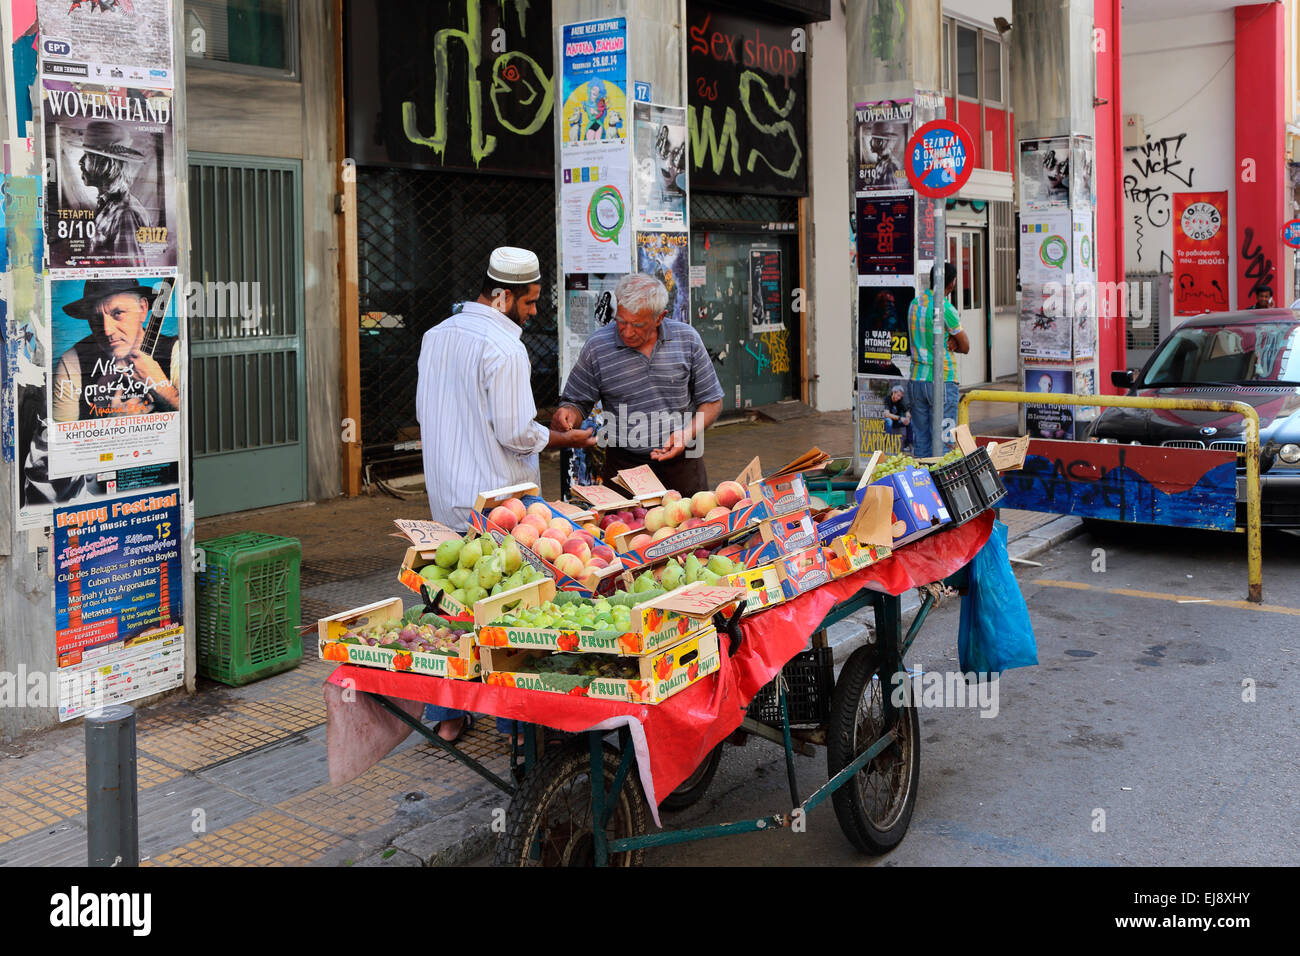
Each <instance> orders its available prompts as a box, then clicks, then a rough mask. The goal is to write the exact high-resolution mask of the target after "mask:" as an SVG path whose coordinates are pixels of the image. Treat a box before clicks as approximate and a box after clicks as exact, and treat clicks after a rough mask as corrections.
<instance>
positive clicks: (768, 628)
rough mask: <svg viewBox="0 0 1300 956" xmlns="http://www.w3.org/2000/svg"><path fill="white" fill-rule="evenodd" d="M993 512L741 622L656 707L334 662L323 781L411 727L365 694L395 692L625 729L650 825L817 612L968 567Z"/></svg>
mask: <svg viewBox="0 0 1300 956" xmlns="http://www.w3.org/2000/svg"><path fill="white" fill-rule="evenodd" d="M992 527H993V513H992V512H986V513H985V514H983V515H980V516H979V517H977V518H975V519H973V520H971V521H969V522H967V523H966V524H964V525H961V526H959V527H956V528H952V529H949V530H946V531H943V532H939V533H936V534H934V535H931V536H929V537H927V538H922V539H921V540H919V541H917V542H915V543H914V544H912V545H908V546H907V547H904V548H900V549H899V550H897V551H895V552H894V553H893V554H892V555H891V556H890V557H889V558H887V559H885V560H884V561H881V562H879V563H878V564H873V565H870V566H868V567H865V568H863V569H862V570H861V571H856V572H854V573H853V574H850V575H847V576H845V577H843V578H840V579H839V580H837V581H833V582H831V583H830V584H826V585H823V586H822V587H819V588H816V589H815V590H813V591H810V592H808V593H807V594H804V595H801V596H800V597H798V598H796V599H795V600H793V601H789V602H787V603H785V604H781V605H778V606H776V607H773V608H770V609H768V610H766V611H763V612H761V613H759V614H755V615H753V616H752V617H749V618H747V619H745V620H744V621H742V622H741V632H742V635H743V640H742V641H741V646H740V650H739V651H738V652H737V654H736V655H735V657H734V658H733V657H731V656H730V654H729V650H730V649H729V648H728V647H726V645H727V644H728V643H729V641H727V640H726V639H724V640H723V641H722V642H721V643H722V645H723V650H722V655H721V656H722V666H721V668H720V669H719V671H718V673H716V674H714V675H712V676H710V677H708V678H705V679H704V680H701V681H699V682H698V683H696V684H693V685H692V686H690V687H688V688H686V689H685V690H683V691H681V692H680V693H678V694H675V695H674V696H672V697H670V698H668V699H667V700H666V701H664V702H663V703H661V704H656V705H653V706H652V705H645V704H627V703H620V702H616V701H602V700H592V699H590V698H583V697H566V696H562V695H557V694H544V693H538V692H535V691H529V690H520V689H518V688H512V687H500V686H495V685H490V684H479V683H472V682H465V681H453V680H446V679H444V678H439V677H428V676H424V675H420V674H410V673H397V672H391V671H383V670H378V669H376V668H370V667H357V666H353V665H348V664H344V665H341V666H340V667H339V668H338V669H337V670H335V671H334V673H333V674H332V675H331V676H330V678H329V680H328V681H327V682H326V684H325V704H326V713H327V733H326V743H327V748H328V752H329V764H330V782H331V783H332V784H335V785H338V784H341V783H346V782H347V781H349V780H351V779H353V778H355V777H357V776H359V775H360V774H362V773H364V772H365V771H366V770H368V769H369V768H370V767H373V766H374V765H375V764H376V763H378V762H379V761H380V760H382V759H383V758H384V757H385V756H386V755H387V754H388V753H390V752H391V751H392V750H393V748H394V747H396V746H397V745H398V744H399V743H401V742H402V741H403V740H404V739H405V738H406V736H407V735H408V734H409V733H410V730H409V728H408V727H407V726H406V725H405V724H403V723H402V722H401V721H400V720H398V719H397V718H396V717H394V716H393V715H392V714H389V713H388V712H387V711H385V710H384V709H383V708H382V707H380V705H379V704H377V703H375V702H374V701H372V700H370V699H368V698H367V697H366V696H365V693H372V694H382V695H384V696H386V697H389V698H393V699H394V700H395V702H396V703H397V704H398V705H399V706H401V707H403V709H405V710H406V711H407V713H409V714H411V716H413V717H416V718H417V719H418V718H419V716H420V714H421V713H422V710H423V705H424V704H425V703H429V704H437V705H440V706H442V707H451V708H455V709H458V710H467V711H471V712H473V713H479V714H492V715H494V716H497V717H506V718H513V719H515V720H523V721H527V722H529V723H534V724H542V725H545V726H547V727H553V728H555V729H557V730H563V731H568V732H571V733H577V732H580V731H585V730H613V729H616V728H618V727H622V726H626V727H627V728H628V729H629V731H630V733H631V737H632V743H633V746H634V748H635V750H636V756H637V767H638V770H639V772H640V777H641V785H642V787H643V788H644V789H645V792H646V797H647V798H648V799H649V802H650V807H651V812H652V814H653V815H654V819H655V822H656V823H658V822H659V814H658V804H659V802H660V801H661V800H663V798H664V797H666V796H667V795H668V794H670V793H672V791H673V790H674V789H675V788H676V787H677V786H678V785H679V784H681V782H682V781H683V780H685V779H686V778H687V777H689V776H690V775H691V773H693V772H694V770H695V768H696V767H698V766H699V765H700V763H701V762H702V761H703V760H704V758H705V757H706V756H707V755H708V753H709V751H711V750H712V749H713V748H714V747H716V746H717V745H718V744H719V743H721V742H722V740H723V739H724V738H726V737H727V735H728V734H730V733H731V732H732V731H733V730H735V729H736V728H737V727H739V726H740V722H741V720H742V719H743V718H744V716H745V707H746V706H747V705H748V704H749V702H750V700H752V699H753V697H754V695H755V694H756V693H757V692H758V691H759V689H760V688H762V687H763V685H764V684H766V683H767V682H768V681H770V680H771V679H772V678H773V677H774V676H775V675H776V673H777V671H779V670H780V669H781V668H782V667H783V666H784V665H785V663H786V662H787V661H788V660H790V658H792V657H794V655H795V654H797V653H799V651H801V650H803V649H804V647H805V646H806V645H807V643H808V639H809V638H810V637H811V636H812V634H813V632H814V631H816V630H817V628H818V627H819V626H820V624H821V622H822V620H823V618H825V616H826V614H827V613H828V612H829V611H830V609H831V608H832V607H834V606H835V605H836V604H837V603H839V602H840V601H843V600H845V599H847V598H849V597H851V596H852V595H854V594H855V593H857V591H858V590H859V589H861V588H864V587H866V588H871V589H872V590H876V591H881V592H884V593H886V594H902V593H903V592H904V591H907V590H910V589H911V588H914V587H920V586H921V585H924V584H929V583H930V582H932V581H938V580H940V579H942V578H945V577H947V576H948V575H950V574H953V573H954V572H956V571H958V570H960V569H961V568H962V567H964V566H965V565H966V564H968V563H969V562H970V560H971V558H973V557H974V556H975V554H976V553H977V552H978V551H979V550H980V548H982V547H983V546H984V542H985V541H987V540H988V536H989V532H990V531H991V529H992Z"/></svg>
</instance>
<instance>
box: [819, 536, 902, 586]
mask: <svg viewBox="0 0 1300 956" xmlns="http://www.w3.org/2000/svg"><path fill="white" fill-rule="evenodd" d="M890 554H891V551H890V549H889V548H887V547H885V546H884V545H876V544H862V543H861V542H859V541H858V539H857V538H855V537H854V536H853V535H852V534H843V535H840V536H839V537H838V538H835V539H833V540H832V541H831V557H828V558H827V559H826V567H827V568H828V569H830V572H831V577H832V578H842V577H844V575H846V574H852V573H853V572H854V571H860V570H862V569H863V568H865V567H867V566H868V565H871V564H875V563H876V562H877V561H883V560H884V559H885V558H887V557H889V555H890Z"/></svg>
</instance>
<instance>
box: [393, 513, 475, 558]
mask: <svg viewBox="0 0 1300 956" xmlns="http://www.w3.org/2000/svg"><path fill="white" fill-rule="evenodd" d="M393 524H395V525H397V530H398V531H400V532H401V533H402V537H404V538H405V539H406V540H407V541H409V542H411V544H413V545H415V546H416V547H417V548H419V549H420V550H422V551H426V550H428V549H430V548H436V547H437V546H438V545H440V544H442V543H443V542H444V541H451V540H453V539H459V538H460V535H459V534H457V533H456V532H455V531H452V530H451V529H450V528H448V527H447V526H446V525H445V524H442V523H441V522H439V521H415V520H411V519H408V518H396V519H394V520H393Z"/></svg>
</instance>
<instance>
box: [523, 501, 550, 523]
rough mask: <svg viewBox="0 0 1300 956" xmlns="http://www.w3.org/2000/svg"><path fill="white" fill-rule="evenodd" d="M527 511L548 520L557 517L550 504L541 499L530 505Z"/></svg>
mask: <svg viewBox="0 0 1300 956" xmlns="http://www.w3.org/2000/svg"><path fill="white" fill-rule="evenodd" d="M527 511H528V514H530V515H537V517H539V518H545V519H546V520H547V521H550V520H551V519H552V518H554V517H555V513H554V512H553V511H551V508H550V506H549V505H547V504H546V503H544V502H541V501H534V502H533V503H532V504H531V505H529V506H528V509H527Z"/></svg>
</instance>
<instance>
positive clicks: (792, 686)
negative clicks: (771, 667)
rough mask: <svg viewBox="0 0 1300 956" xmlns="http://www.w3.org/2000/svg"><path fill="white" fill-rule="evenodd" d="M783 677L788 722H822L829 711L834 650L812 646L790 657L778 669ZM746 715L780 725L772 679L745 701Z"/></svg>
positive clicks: (833, 680)
mask: <svg viewBox="0 0 1300 956" xmlns="http://www.w3.org/2000/svg"><path fill="white" fill-rule="evenodd" d="M781 676H782V677H784V678H785V683H786V688H785V706H786V710H787V712H788V713H789V715H790V723H791V724H792V725H794V724H823V723H825V722H826V721H827V720H828V719H829V718H830V715H831V693H832V692H833V691H834V690H835V652H834V651H833V650H832V649H831V648H829V647H814V648H813V649H812V650H810V651H802V652H801V653H798V654H796V655H795V656H794V657H792V658H791V659H790V662H789V663H787V664H786V665H785V667H783V668H782V669H781ZM747 713H748V715H749V716H750V717H752V718H753V719H754V720H757V721H758V722H759V723H763V724H770V725H772V726H774V727H779V726H780V725H781V700H780V698H779V697H778V696H777V693H776V680H775V679H773V680H772V681H770V682H769V683H768V684H766V685H764V686H763V688H762V689H761V690H759V692H758V693H757V694H755V695H754V699H753V700H751V701H750V702H749V710H748V711H747Z"/></svg>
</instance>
